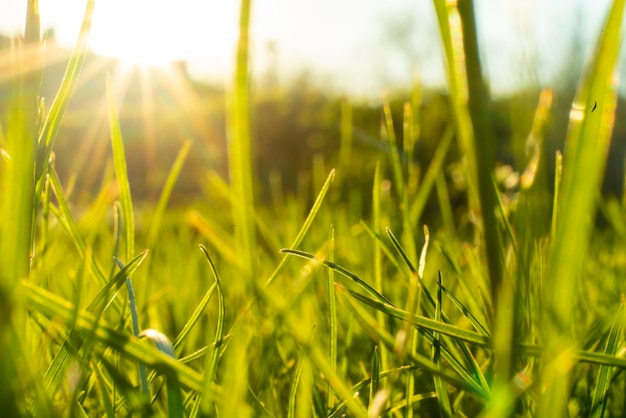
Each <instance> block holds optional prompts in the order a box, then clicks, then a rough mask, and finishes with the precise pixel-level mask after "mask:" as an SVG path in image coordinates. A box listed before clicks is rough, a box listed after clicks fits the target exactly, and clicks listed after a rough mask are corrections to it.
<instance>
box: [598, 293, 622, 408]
mask: <svg viewBox="0 0 626 418" xmlns="http://www.w3.org/2000/svg"><path fill="white" fill-rule="evenodd" d="M623 333H624V305H621V306H620V307H619V309H618V310H617V312H616V313H615V319H614V320H613V324H611V329H610V331H609V336H608V339H607V341H606V345H605V347H604V354H608V355H616V354H617V352H618V351H619V348H620V347H619V343H620V341H619V340H620V337H621V336H622V335H623ZM613 374H614V371H613V368H612V367H610V366H606V365H603V366H600V370H599V371H598V376H597V378H596V388H595V390H594V391H593V398H592V401H591V417H592V418H601V417H603V416H604V415H605V412H606V405H607V401H608V396H609V394H608V390H609V386H610V385H611V380H612V378H613Z"/></svg>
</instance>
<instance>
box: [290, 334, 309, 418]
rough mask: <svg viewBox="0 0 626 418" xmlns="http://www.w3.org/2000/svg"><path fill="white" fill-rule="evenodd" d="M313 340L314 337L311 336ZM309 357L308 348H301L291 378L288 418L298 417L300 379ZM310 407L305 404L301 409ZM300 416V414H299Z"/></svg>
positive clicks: (304, 346)
mask: <svg viewBox="0 0 626 418" xmlns="http://www.w3.org/2000/svg"><path fill="white" fill-rule="evenodd" d="M315 328H316V326H314V327H313V331H312V332H313V333H314V332H315ZM311 338H313V335H311ZM306 357H307V346H306V345H303V346H302V347H301V348H300V352H299V353H298V358H297V360H296V367H295V369H294V371H293V376H292V377H291V384H290V385H289V403H288V405H287V418H295V417H296V397H297V395H298V385H299V384H300V378H301V377H302V371H303V369H304V368H305V367H304V366H305V363H306V362H307V361H308V359H307V358H306ZM308 407H309V405H307V404H305V406H301V407H300V409H303V408H308ZM298 415H300V414H298Z"/></svg>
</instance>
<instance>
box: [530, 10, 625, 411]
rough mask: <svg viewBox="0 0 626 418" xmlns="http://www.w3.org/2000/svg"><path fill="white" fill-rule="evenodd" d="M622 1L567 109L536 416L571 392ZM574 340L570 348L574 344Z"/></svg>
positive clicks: (613, 97) (609, 124) (611, 109)
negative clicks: (575, 323) (573, 334)
mask: <svg viewBox="0 0 626 418" xmlns="http://www.w3.org/2000/svg"><path fill="white" fill-rule="evenodd" d="M624 3H625V1H624V0H615V1H614V2H613V4H612V7H611V10H610V12H609V14H608V15H607V18H606V23H605V25H604V26H603V30H602V32H601V34H600V36H599V39H598V42H597V45H596V49H595V53H594V55H593V59H592V60H591V61H590V62H589V66H588V68H587V69H586V72H585V74H584V76H583V78H582V80H581V84H580V85H579V88H578V92H577V94H576V98H575V100H574V103H573V105H572V109H571V112H570V124H569V129H568V134H567V138H566V145H565V153H564V160H563V177H562V183H561V189H560V193H559V197H558V199H559V200H558V218H557V220H556V234H555V236H554V240H553V243H552V250H551V254H550V260H549V263H548V270H547V275H546V277H547V278H549V279H550V280H545V281H544V284H545V288H544V290H543V292H542V293H543V295H544V305H545V309H546V312H547V315H546V316H545V318H547V319H548V320H547V321H546V323H545V331H544V332H545V338H546V341H547V342H548V345H547V347H546V352H545V359H544V361H545V362H546V363H545V364H546V367H545V368H544V370H543V375H542V379H543V382H544V383H545V384H546V385H547V387H546V391H545V394H544V395H543V396H542V397H541V399H540V402H539V409H538V416H541V417H547V416H550V417H551V418H559V417H561V416H564V415H565V414H566V411H565V407H564V405H563V404H561V403H559V404H558V406H556V405H555V402H554V401H555V399H564V398H565V397H566V394H567V393H568V391H569V382H570V380H569V372H570V368H571V362H572V355H571V354H568V353H572V350H571V349H572V348H575V347H576V345H577V344H576V341H572V340H571V338H570V331H569V330H570V327H571V321H572V318H573V309H574V306H575V302H576V299H577V298H576V294H577V292H578V289H579V286H580V274H581V270H582V261H583V260H584V259H585V258H586V256H587V251H588V248H589V239H590V234H591V230H592V227H593V218H594V214H595V198H596V194H597V193H598V189H599V187H600V182H601V179H602V177H601V176H602V173H603V170H604V166H605V163H606V157H607V150H608V148H609V142H610V138H611V132H612V129H613V122H614V118H615V108H616V101H617V86H616V79H615V75H614V72H615V69H616V64H617V58H618V54H619V51H620V46H621V36H622V35H621V29H622V28H621V27H622V21H623V15H624ZM572 345H573V346H574V347H572Z"/></svg>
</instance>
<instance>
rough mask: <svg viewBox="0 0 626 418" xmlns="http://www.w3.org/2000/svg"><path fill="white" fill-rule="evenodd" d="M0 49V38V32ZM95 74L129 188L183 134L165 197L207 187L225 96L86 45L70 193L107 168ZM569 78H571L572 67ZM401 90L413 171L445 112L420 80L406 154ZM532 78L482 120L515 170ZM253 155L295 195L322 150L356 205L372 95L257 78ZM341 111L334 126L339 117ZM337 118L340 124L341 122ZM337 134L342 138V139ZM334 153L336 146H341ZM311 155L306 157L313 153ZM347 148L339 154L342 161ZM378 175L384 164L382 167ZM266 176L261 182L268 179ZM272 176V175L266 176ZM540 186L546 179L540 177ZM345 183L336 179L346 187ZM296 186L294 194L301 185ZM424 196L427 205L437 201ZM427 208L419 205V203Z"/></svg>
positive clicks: (63, 149)
mask: <svg viewBox="0 0 626 418" xmlns="http://www.w3.org/2000/svg"><path fill="white" fill-rule="evenodd" d="M0 48H1V49H0V54H2V56H6V53H7V52H6V50H7V48H9V43H8V41H7V40H6V39H3V40H1V42H0ZM67 54H68V51H64V50H62V49H61V48H60V47H58V46H56V45H55V44H54V43H53V42H51V43H49V45H48V47H47V52H46V66H45V68H44V72H43V79H42V85H41V95H42V96H43V97H45V100H46V107H47V108H49V105H50V104H51V101H52V99H53V98H54V95H55V94H56V89H57V88H58V86H59V84H60V81H61V79H62V77H63V74H64V71H65V66H66V64H67ZM106 74H110V77H111V78H112V80H113V83H112V84H113V85H114V86H115V87H114V88H115V95H116V97H117V98H118V111H119V117H120V122H121V127H122V133H123V136H124V139H125V143H126V156H127V163H128V171H129V177H130V181H131V188H132V193H133V198H134V199H135V200H136V201H137V202H138V203H141V202H144V203H154V202H156V199H157V198H158V195H159V192H160V190H161V187H162V185H163V183H164V181H165V178H166V176H167V173H168V170H169V168H170V167H171V164H172V163H173V161H174V158H175V155H176V153H177V152H178V150H179V149H180V148H181V146H182V144H183V142H184V141H185V140H191V141H192V152H191V153H190V155H189V158H188V159H187V162H186V165H185V168H184V170H183V172H182V173H181V176H180V178H179V180H178V183H177V186H176V189H175V191H174V194H173V197H172V201H173V204H177V205H185V204H187V203H190V202H192V201H193V200H196V199H203V196H206V194H205V192H206V191H207V190H206V189H207V187H209V186H208V185H209V182H208V180H207V178H208V176H207V171H208V170H207V168H208V169H213V170H215V171H216V172H217V173H219V174H220V175H221V176H222V177H223V178H225V179H227V177H228V168H227V160H228V159H227V150H226V144H227V139H226V123H227V119H226V112H225V103H226V97H225V96H226V95H225V91H224V89H223V88H218V87H211V86H209V85H206V84H203V83H199V82H195V81H192V80H191V79H190V78H189V77H188V75H187V72H186V68H185V65H184V63H175V64H172V65H171V66H170V67H168V68H153V69H139V68H125V67H123V66H120V65H119V63H117V62H116V61H114V60H111V59H105V58H102V57H97V56H89V57H88V59H87V61H86V63H85V66H84V69H83V72H82V75H81V81H80V85H79V86H78V88H77V90H76V91H75V93H74V96H73V98H72V100H71V103H70V106H69V108H68V110H67V113H66V115H65V118H64V120H63V123H62V126H61V129H60V131H59V134H58V139H57V142H56V146H55V151H56V162H55V164H56V169H57V170H58V172H59V174H60V175H61V178H62V179H63V180H64V181H65V182H66V184H67V185H68V187H71V188H72V190H73V193H74V199H75V201H76V202H77V203H78V204H79V203H80V202H88V201H89V199H92V198H93V195H94V193H97V192H98V191H99V189H100V188H101V186H102V182H104V181H106V180H108V179H110V178H111V176H112V166H111V158H110V154H111V151H110V142H109V131H108V123H109V122H108V116H107V108H106V77H107V76H106ZM572 79H575V77H572ZM10 89H11V80H6V79H0V98H2V100H1V101H0V106H1V109H0V110H1V111H2V112H1V114H2V120H1V123H2V124H3V125H4V126H6V121H5V120H4V118H5V117H6V114H7V112H6V106H8V105H9V102H10V101H9V100H8V98H9V97H10ZM574 91H575V83H574V82H569V83H563V85H561V86H557V88H556V91H555V100H554V105H553V107H552V111H551V118H550V123H549V125H548V128H547V130H546V134H545V140H544V141H543V151H544V156H545V158H544V159H543V160H542V161H543V162H544V165H545V167H544V168H543V170H545V172H546V173H548V175H547V176H546V177H545V180H544V181H547V182H548V183H550V181H551V180H550V179H551V173H553V172H554V154H555V151H556V149H561V148H562V146H563V141H564V138H565V136H566V131H567V123H568V116H569V110H570V107H571V102H572V99H573V96H574ZM412 94H413V91H412V90H411V89H407V90H406V91H397V92H394V93H391V94H389V102H390V108H391V111H392V115H393V119H394V127H395V131H396V132H395V133H396V138H398V147H399V151H400V155H401V158H402V159H404V160H406V159H408V160H411V161H413V162H414V163H415V164H417V165H418V166H419V167H420V170H422V172H423V171H425V170H426V168H427V167H428V164H429V163H430V161H431V159H432V158H433V155H434V153H435V151H436V149H437V146H438V144H439V143H440V140H441V138H442V137H443V135H444V132H445V130H446V128H447V127H448V126H449V125H450V124H451V123H452V122H451V113H450V109H449V106H448V99H447V97H446V94H445V93H444V92H442V91H438V90H429V89H425V90H424V91H423V92H422V96H421V100H420V101H419V104H418V108H417V109H414V113H415V114H416V115H418V117H417V118H418V120H417V121H416V122H417V126H418V127H419V137H418V140H417V143H416V147H415V149H414V151H413V152H412V153H410V154H409V153H407V152H406V151H405V150H403V149H402V122H403V106H404V103H405V102H411V100H412ZM538 97H539V89H526V90H522V91H519V92H517V93H514V94H511V95H509V96H507V97H498V98H496V99H494V100H493V101H492V103H491V109H490V112H491V118H490V119H491V123H492V124H493V130H494V132H495V133H496V136H497V139H498V161H499V163H500V164H501V165H503V166H505V165H506V166H510V167H511V168H512V170H514V171H517V172H522V171H523V170H524V168H525V167H524V165H525V164H526V163H527V162H528V156H527V155H526V154H525V153H526V152H527V150H526V149H525V144H526V141H527V137H528V135H529V132H530V129H531V126H532V123H533V117H534V113H535V109H536V106H537V100H538ZM253 102H254V109H253V117H252V123H253V135H254V149H253V153H254V161H255V167H254V169H255V170H256V173H255V174H256V178H257V179H258V186H257V192H258V198H259V199H260V200H261V201H264V202H268V201H269V200H270V198H271V196H270V190H271V187H276V184H277V179H278V184H279V187H280V188H281V189H282V191H283V192H287V193H294V194H299V193H301V191H300V192H299V191H298V188H302V187H309V188H310V187H311V182H310V177H311V170H312V167H313V162H314V160H315V159H316V158H317V159H318V160H319V159H320V158H323V160H324V164H325V166H326V167H328V168H330V167H338V168H340V169H341V172H340V173H338V174H339V175H340V176H341V177H342V181H341V183H340V187H342V188H344V189H350V190H351V191H354V190H360V191H361V194H362V196H363V206H364V210H365V211H367V206H368V205H369V204H368V203H367V202H369V194H370V193H371V188H372V177H373V172H374V167H375V165H376V162H377V161H381V162H382V163H383V168H384V169H385V170H387V171H388V170H389V168H388V164H386V163H385V162H386V161H388V159H389V150H388V146H387V144H386V142H385V141H384V140H383V139H382V138H381V126H382V106H381V103H380V102H376V103H368V102H364V103H355V102H351V101H350V99H348V98H345V97H341V96H339V95H337V94H334V93H333V91H329V90H327V89H325V88H324V86H323V85H321V84H319V83H317V82H316V81H315V79H314V78H313V77H311V76H309V75H307V74H302V75H301V76H300V77H299V78H298V79H296V80H293V81H292V82H291V83H289V84H288V85H284V86H278V85H277V84H276V83H274V82H267V83H264V82H260V81H257V84H256V85H254V88H253ZM624 116H626V102H625V101H624V100H623V99H620V101H619V105H618V113H617V117H616V126H615V130H614V136H613V141H612V145H611V150H610V157H609V162H608V166H607V172H606V176H605V180H604V192H605V193H606V194H612V195H615V196H616V197H618V198H620V199H621V197H622V192H623V189H624V158H625V152H626V123H625V122H624V121H625V118H624ZM342 121H343V128H342ZM346 124H349V128H350V129H349V131H348V132H347V133H346V132H345V130H346ZM342 129H343V130H344V133H343V135H344V136H345V135H349V136H350V138H349V139H350V144H349V154H348V155H346V154H345V153H346V148H345V146H346V145H345V144H344V149H343V151H342V150H341V148H342V146H341V144H342ZM345 140H346V139H345V138H344V139H343V141H344V142H345ZM342 152H343V153H344V155H343V156H342V155H341V153H342ZM316 156H318V157H316ZM346 159H348V160H349V161H346ZM460 159H461V155H460V153H459V150H458V149H457V148H456V147H455V146H454V145H453V147H452V149H451V150H450V151H449V152H448V154H447V157H446V164H445V166H446V167H447V169H446V178H447V180H448V183H449V189H450V194H451V196H452V198H453V202H454V204H455V205H462V204H463V201H464V193H463V191H462V190H461V189H462V185H459V184H457V183H458V182H456V183H455V181H454V173H453V172H452V169H451V168H452V167H454V164H455V163H457V162H458V161H459V160H460ZM385 175H386V176H387V178H391V175H390V173H388V172H385ZM272 182H273V183H272ZM272 184H273V185H272ZM548 185H549V184H548ZM346 191H347V190H346ZM304 195H306V194H304ZM435 204H436V203H435V200H434V199H433V201H432V202H431V206H430V210H431V211H432V212H433V213H436V212H437V208H436V207H435V206H433V205H435ZM427 212H428V210H427Z"/></svg>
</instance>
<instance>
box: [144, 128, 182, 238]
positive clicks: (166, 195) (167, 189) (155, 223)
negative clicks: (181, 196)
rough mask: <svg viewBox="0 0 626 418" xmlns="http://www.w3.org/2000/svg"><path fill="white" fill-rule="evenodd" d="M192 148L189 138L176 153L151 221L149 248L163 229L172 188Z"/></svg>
mask: <svg viewBox="0 0 626 418" xmlns="http://www.w3.org/2000/svg"><path fill="white" fill-rule="evenodd" d="M190 149H191V141H189V140H187V141H185V143H184V144H183V146H182V148H181V149H180V151H178V155H176V160H174V164H172V168H171V169H170V172H169V174H168V175H167V179H166V180H165V184H164V185H163V190H161V195H160V196H159V201H158V202H157V205H156V208H155V210H154V215H153V217H152V222H151V223H150V232H149V233H148V248H153V247H154V245H155V242H156V239H157V235H158V234H159V230H160V229H161V223H162V222H163V215H164V213H165V209H167V204H168V202H169V200H170V196H171V195H172V190H174V186H175V185H176V180H178V176H179V175H180V172H181V170H182V168H183V165H184V164H185V160H186V159H187V155H188V154H189V150H190Z"/></svg>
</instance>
